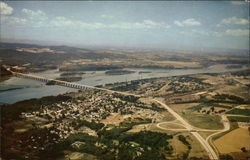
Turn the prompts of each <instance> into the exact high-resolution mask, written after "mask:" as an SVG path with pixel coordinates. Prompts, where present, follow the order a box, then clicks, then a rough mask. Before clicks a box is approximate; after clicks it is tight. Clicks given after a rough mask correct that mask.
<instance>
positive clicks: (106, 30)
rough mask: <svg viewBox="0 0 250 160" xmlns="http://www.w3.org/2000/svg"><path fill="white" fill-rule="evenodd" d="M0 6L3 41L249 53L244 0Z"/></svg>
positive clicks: (93, 2) (14, 2) (247, 9)
mask: <svg viewBox="0 0 250 160" xmlns="http://www.w3.org/2000/svg"><path fill="white" fill-rule="evenodd" d="M0 3H1V25H0V26H1V30H0V31H1V40H2V41H5V40H8V41H10V42H19V41H20V42H26V43H32V42H34V44H40V43H41V44H50V45H69V46H78V47H114V48H145V49H146V48H149V49H152V48H153V49H154V48H155V49H173V50H175V49H179V50H194V51H195V50H201V51H202V50H205V51H206V50H209V49H211V50H216V49H224V50H230V49H244V50H248V49H249V16H248V13H249V8H248V7H249V3H247V2H244V1H242V2H239V1H224V2H215V1H214V2H213V1H210V2H179V1H173V2H171V1H166V2H164V1H156V2H153V1H145V2H141V1H137V2H132V1H123V2H121V1H119V2H114V1H112V2H108V1H106V2H99V1H98V2H97V1H88V2H78V1H77V2H67V1H62V2H50V1H47V2H35V1H34V2H32V1H21V2H18V1H7V2H6V1H5V2H0ZM20 42H19V43H20Z"/></svg>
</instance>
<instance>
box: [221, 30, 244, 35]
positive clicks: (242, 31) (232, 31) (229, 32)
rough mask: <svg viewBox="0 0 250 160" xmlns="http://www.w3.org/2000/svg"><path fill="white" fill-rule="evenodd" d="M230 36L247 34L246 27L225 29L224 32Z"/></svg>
mask: <svg viewBox="0 0 250 160" xmlns="http://www.w3.org/2000/svg"><path fill="white" fill-rule="evenodd" d="M224 34H225V35H230V36H249V30H248V29H227V30H226V31H225V33H224Z"/></svg>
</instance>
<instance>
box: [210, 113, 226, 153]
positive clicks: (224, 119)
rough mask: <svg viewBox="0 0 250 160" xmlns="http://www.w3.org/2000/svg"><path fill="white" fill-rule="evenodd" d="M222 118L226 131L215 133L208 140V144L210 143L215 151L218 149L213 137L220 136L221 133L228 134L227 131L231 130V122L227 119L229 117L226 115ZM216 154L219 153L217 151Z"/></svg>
mask: <svg viewBox="0 0 250 160" xmlns="http://www.w3.org/2000/svg"><path fill="white" fill-rule="evenodd" d="M221 118H222V122H223V125H224V129H222V130H220V131H218V132H215V133H213V134H211V135H209V136H208V137H207V138H206V141H207V143H210V144H211V145H212V146H213V147H214V149H216V147H215V146H214V144H213V142H212V137H213V136H215V135H218V134H220V133H223V132H226V131H229V130H230V123H229V120H228V119H227V116H226V115H222V116H221ZM216 152H217V153H218V151H217V150H216Z"/></svg>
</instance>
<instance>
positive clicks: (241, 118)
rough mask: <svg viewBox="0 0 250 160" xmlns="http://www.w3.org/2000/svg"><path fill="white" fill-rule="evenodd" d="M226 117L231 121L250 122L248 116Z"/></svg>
mask: <svg viewBox="0 0 250 160" xmlns="http://www.w3.org/2000/svg"><path fill="white" fill-rule="evenodd" d="M227 118H228V119H229V120H230V121H231V122H250V117H237V116H228V117H227Z"/></svg>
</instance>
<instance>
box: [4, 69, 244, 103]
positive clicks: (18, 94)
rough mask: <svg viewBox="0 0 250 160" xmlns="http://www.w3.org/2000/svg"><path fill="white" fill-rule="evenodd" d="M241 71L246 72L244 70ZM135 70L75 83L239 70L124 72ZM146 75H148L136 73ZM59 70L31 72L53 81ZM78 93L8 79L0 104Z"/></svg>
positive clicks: (92, 75) (91, 76) (93, 76)
mask: <svg viewBox="0 0 250 160" xmlns="http://www.w3.org/2000/svg"><path fill="white" fill-rule="evenodd" d="M241 69H246V67H243V68H241ZM127 70H132V71H135V73H132V74H126V75H107V74H105V71H95V72H93V71H87V72H85V73H86V74H83V75H82V77H83V79H82V80H81V81H78V82H76V83H79V84H85V85H90V86H96V85H103V84H107V83H114V82H126V81H131V80H138V79H145V78H154V77H170V76H178V75H190V74H196V73H219V72H226V71H235V70H239V69H228V68H226V65H214V66H210V67H208V68H202V69H171V70H167V69H137V68H134V69H127ZM139 72H148V73H139ZM61 73H62V72H59V71H58V70H49V71H45V72H39V73H34V74H35V75H39V76H41V77H46V78H51V79H55V78H58V77H60V74H61ZM72 91H77V89H73V88H67V87H63V86H57V85H51V86H48V85H45V83H43V82H39V81H36V80H31V79H25V78H17V77H11V78H10V79H8V80H5V81H3V82H0V104H1V103H15V102H17V101H21V100H25V99H31V98H41V97H44V96H49V95H58V94H63V93H65V92H72Z"/></svg>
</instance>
